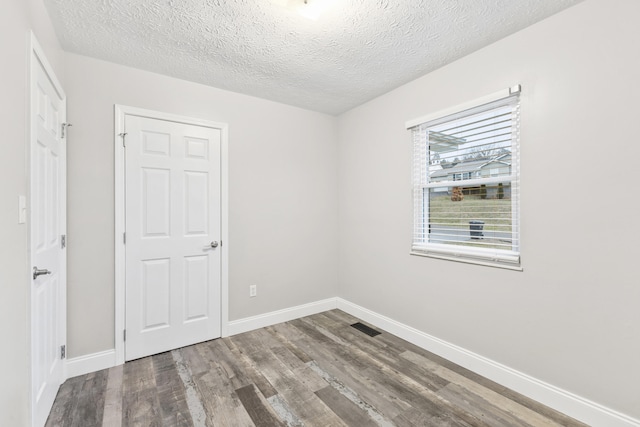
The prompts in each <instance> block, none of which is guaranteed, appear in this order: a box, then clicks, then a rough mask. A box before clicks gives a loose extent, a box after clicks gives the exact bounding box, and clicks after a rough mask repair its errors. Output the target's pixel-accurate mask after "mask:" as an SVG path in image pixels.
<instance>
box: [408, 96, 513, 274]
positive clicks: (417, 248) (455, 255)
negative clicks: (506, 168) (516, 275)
mask: <svg viewBox="0 0 640 427" xmlns="http://www.w3.org/2000/svg"><path fill="white" fill-rule="evenodd" d="M520 94H521V87H520V85H515V86H512V87H510V88H508V89H505V90H502V91H498V92H495V93H493V94H490V95H487V96H485V97H482V98H479V99H475V100H473V101H470V102H467V103H464V104H461V105H458V106H455V107H451V108H447V109H445V110H441V111H439V112H436V113H434V114H430V115H427V116H423V117H420V118H417V119H413V120H409V121H407V122H406V128H407V129H408V130H411V131H412V141H413V143H414V147H413V151H414V153H413V162H412V165H413V177H412V187H413V203H414V220H413V233H412V235H413V237H412V244H411V250H410V254H411V255H418V256H427V257H432V258H439V259H447V260H452V261H459V262H466V263H471V264H480V265H487V266H491V267H500V268H506V269H511V270H517V271H522V264H521V257H520V248H521V244H520V234H521V233H520V232H521V226H520V185H519V179H520V134H519V108H520ZM503 104H504V105H505V106H506V105H513V107H512V108H513V110H512V114H513V116H512V118H511V125H512V132H511V151H510V155H511V173H510V174H509V175H502V176H499V177H494V176H492V174H489V176H487V177H474V176H471V174H470V178H469V179H467V181H468V183H466V185H477V186H480V185H482V184H494V185H497V184H498V183H499V182H500V183H509V185H510V191H511V197H510V199H511V216H512V221H511V233H512V247H511V250H506V249H497V248H488V247H487V248H482V247H480V248H476V247H473V246H472V245H452V244H447V243H434V242H430V241H429V236H430V233H431V231H427V230H430V227H431V222H430V221H431V219H430V213H429V212H430V211H429V194H430V193H429V190H430V189H433V188H438V187H449V188H453V186H452V185H451V183H454V182H455V183H460V182H461V181H464V179H462V180H456V175H461V178H464V176H463V175H462V174H459V173H458V174H454V175H453V177H452V178H449V179H445V180H444V181H442V180H434V181H431V180H430V179H429V173H428V170H429V166H428V165H429V162H430V159H431V156H432V154H433V152H431V151H430V149H429V142H428V139H427V136H426V135H427V133H428V129H429V128H430V127H431V128H433V127H434V126H436V125H439V124H442V123H446V122H450V121H453V120H458V119H460V118H464V117H467V116H470V115H473V114H476V113H477V112H481V111H483V109H486V111H490V110H491V109H495V108H500V105H503ZM443 184H444V185H443ZM471 238H473V237H471Z"/></svg>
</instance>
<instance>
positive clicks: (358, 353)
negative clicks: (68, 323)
mask: <svg viewBox="0 0 640 427" xmlns="http://www.w3.org/2000/svg"><path fill="white" fill-rule="evenodd" d="M358 321H359V320H358V319H356V318H354V317H352V316H350V315H348V314H345V313H344V312H342V311H339V310H332V311H328V312H325V313H321V314H317V315H313V316H309V317H305V318H302V319H298V320H294V321H291V322H286V323H282V324H279V325H275V326H271V327H268V328H263V329H259V330H256V331H252V332H247V333H244V334H240V335H236V336H233V337H230V338H222V339H217V340H213V341H208V342H205V343H201V344H197V345H194V346H190V347H185V348H181V349H178V350H173V351H171V352H167V353H162V354H158V355H155V356H151V357H146V358H143V359H138V360H135V361H132V362H128V363H126V364H125V365H123V366H117V367H115V368H111V369H108V370H103V371H99V372H95V373H92V374H88V375H83V376H80V377H76V378H71V379H69V380H68V381H66V382H65V383H64V384H63V385H62V387H61V389H60V392H59V393H58V396H57V398H56V401H55V403H54V406H53V409H52V411H51V414H50V415H49V420H48V421H47V426H82V427H90V426H100V425H104V426H145V427H146V426H254V425H255V426H259V427H261V426H303V425H304V426H321V427H327V426H357V427H367V426H466V427H468V426H583V425H584V424H581V423H579V422H577V421H575V420H573V419H571V418H569V417H567V416H565V415H563V414H560V413H558V412H556V411H554V410H552V409H550V408H548V407H545V406H543V405H541V404H539V403H537V402H535V401H533V400H531V399H528V398H526V397H524V396H522V395H520V394H518V393H515V392H514V391H512V390H509V389H507V388H505V387H502V386H500V385H498V384H496V383H494V382H492V381H490V380H488V379H486V378H483V377H481V376H479V375H477V374H474V373H472V372H470V371H468V370H466V369H464V368H461V367H460V366H457V365H455V364H453V363H451V362H449V361H447V360H445V359H442V358H441V357H438V356H436V355H434V354H432V353H429V352H427V351H425V350H422V349H420V348H418V347H416V346H414V345H412V344H410V343H408V342H406V341H404V340H402V339H400V338H397V337H395V336H393V335H391V334H388V333H386V332H384V331H381V332H383V333H382V334H380V335H377V336H375V337H370V336H368V335H366V334H365V333H363V332H361V331H359V330H356V329H355V328H352V327H351V326H350V325H351V324H353V323H356V322H358Z"/></svg>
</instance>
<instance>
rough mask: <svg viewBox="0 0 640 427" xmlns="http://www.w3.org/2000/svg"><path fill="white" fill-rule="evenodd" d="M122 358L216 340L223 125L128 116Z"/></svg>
mask: <svg viewBox="0 0 640 427" xmlns="http://www.w3.org/2000/svg"><path fill="white" fill-rule="evenodd" d="M124 129H125V134H126V136H125V142H126V144H125V171H126V174H125V176H126V185H125V189H126V190H125V192H126V208H125V211H126V214H125V222H126V244H125V252H126V290H125V293H126V304H125V305H126V342H125V357H126V360H132V359H137V358H140V357H143V356H148V355H151V354H156V353H160V352H163V351H167V350H171V349H174V348H178V347H183V346H186V345H190V344H195V343H198V342H201V341H206V340H209V339H213V338H218V337H220V326H221V307H220V301H221V294H220V291H221V259H222V258H221V247H220V245H221V169H220V165H221V163H220V159H221V152H220V149H221V130H220V129H216V128H211V127H205V126H196V125H192V124H185V123H179V122H175V121H167V120H160V119H155V118H149V117H143V116H139V115H126V116H125V119H124Z"/></svg>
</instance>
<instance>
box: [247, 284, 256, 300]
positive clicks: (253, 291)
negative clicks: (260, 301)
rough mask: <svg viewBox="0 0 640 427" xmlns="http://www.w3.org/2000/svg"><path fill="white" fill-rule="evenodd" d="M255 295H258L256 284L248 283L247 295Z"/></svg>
mask: <svg viewBox="0 0 640 427" xmlns="http://www.w3.org/2000/svg"><path fill="white" fill-rule="evenodd" d="M256 295H258V289H257V286H256V285H250V286H249V296H250V297H252V298H253V297H255V296H256Z"/></svg>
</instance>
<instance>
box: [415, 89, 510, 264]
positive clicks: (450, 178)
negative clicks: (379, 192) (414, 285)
mask: <svg viewBox="0 0 640 427" xmlns="http://www.w3.org/2000/svg"><path fill="white" fill-rule="evenodd" d="M514 89H517V90H514ZM514 89H510V90H508V91H507V92H505V93H503V94H496V95H494V96H492V98H497V99H493V100H491V101H489V102H481V103H480V104H479V105H475V106H473V107H468V108H463V109H461V110H460V111H457V112H454V113H452V114H445V115H444V116H442V117H436V118H429V119H428V120H426V121H425V122H422V123H418V124H417V125H415V124H414V125H412V126H411V129H412V132H413V141H414V159H413V169H414V170H413V195H414V231H413V243H412V253H415V254H420V255H431V256H437V257H445V258H454V259H457V260H465V261H471V262H481V263H491V264H495V265H503V266H510V267H516V268H519V266H520V238H519V236H520V233H519V228H520V227H519V208H518V207H519V203H518V197H519V194H518V177H519V172H520V171H519V149H518V148H519V93H520V92H519V86H516V87H515V88H514ZM484 101H486V100H484ZM414 122H415V121H414Z"/></svg>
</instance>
